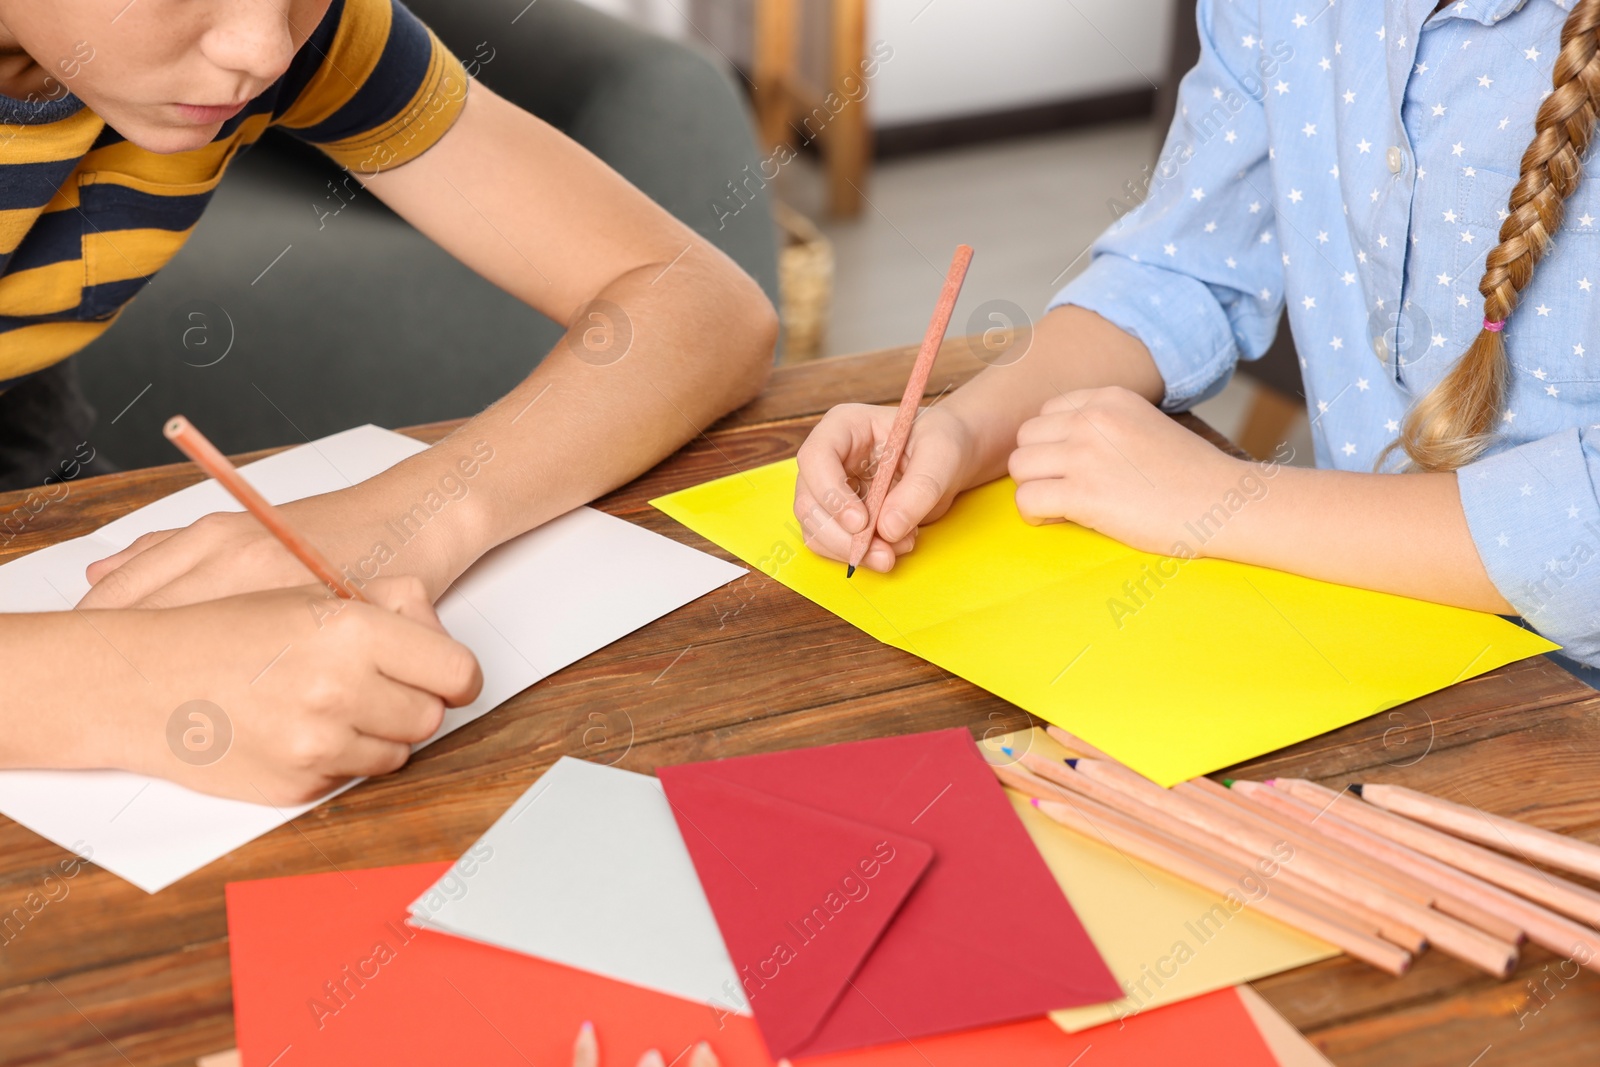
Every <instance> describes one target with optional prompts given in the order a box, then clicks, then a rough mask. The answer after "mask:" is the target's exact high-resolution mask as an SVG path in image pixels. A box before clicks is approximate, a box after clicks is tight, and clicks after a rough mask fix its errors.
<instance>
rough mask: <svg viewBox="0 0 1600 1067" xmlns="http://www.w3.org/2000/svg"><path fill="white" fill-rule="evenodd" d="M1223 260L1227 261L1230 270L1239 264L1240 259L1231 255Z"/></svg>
mask: <svg viewBox="0 0 1600 1067" xmlns="http://www.w3.org/2000/svg"><path fill="white" fill-rule="evenodd" d="M1222 262H1224V263H1226V264H1227V265H1228V268H1229V269H1230V270H1231V269H1233V268H1234V267H1237V266H1238V265H1239V261H1238V260H1236V259H1234V258H1233V257H1232V256H1229V257H1228V258H1227V259H1225V260H1223V261H1222Z"/></svg>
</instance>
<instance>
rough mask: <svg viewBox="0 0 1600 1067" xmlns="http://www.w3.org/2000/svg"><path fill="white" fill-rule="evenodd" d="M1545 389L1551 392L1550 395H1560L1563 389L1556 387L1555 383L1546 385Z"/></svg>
mask: <svg viewBox="0 0 1600 1067" xmlns="http://www.w3.org/2000/svg"><path fill="white" fill-rule="evenodd" d="M1544 391H1545V392H1547V393H1549V394H1550V395H1551V396H1560V395H1561V390H1559V389H1557V388H1556V387H1555V386H1553V385H1547V386H1545V387H1544Z"/></svg>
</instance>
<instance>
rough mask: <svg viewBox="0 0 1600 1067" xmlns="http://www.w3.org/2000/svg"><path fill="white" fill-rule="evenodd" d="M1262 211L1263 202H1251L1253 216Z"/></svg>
mask: <svg viewBox="0 0 1600 1067" xmlns="http://www.w3.org/2000/svg"><path fill="white" fill-rule="evenodd" d="M1260 210H1261V201H1259V200H1253V201H1251V202H1250V214H1252V215H1254V214H1257V213H1258V212H1260Z"/></svg>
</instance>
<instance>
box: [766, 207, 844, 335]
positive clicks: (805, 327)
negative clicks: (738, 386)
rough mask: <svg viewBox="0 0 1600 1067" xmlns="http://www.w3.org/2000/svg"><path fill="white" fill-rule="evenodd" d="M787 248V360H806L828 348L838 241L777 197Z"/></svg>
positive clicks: (781, 280)
mask: <svg viewBox="0 0 1600 1067" xmlns="http://www.w3.org/2000/svg"><path fill="white" fill-rule="evenodd" d="M772 214H773V217H774V218H775V219H776V220H777V223H778V233H779V239H780V240H781V241H782V248H781V249H780V250H779V252H778V290H779V303H780V304H781V305H782V306H781V307H780V308H779V309H778V315H779V318H780V319H781V320H782V322H783V349H782V351H783V362H785V363H801V362H804V361H805V360H809V359H816V358H817V357H818V356H819V355H821V354H822V342H823V339H824V337H826V335H827V332H828V316H829V314H830V313H831V310H832V307H833V244H832V242H830V241H829V240H828V239H827V238H826V237H824V236H823V235H822V231H821V230H819V229H817V225H816V223H814V222H812V221H811V220H810V219H808V218H806V217H805V216H804V215H802V214H800V213H799V212H798V211H796V210H795V209H794V208H792V207H790V206H789V205H787V204H785V203H783V202H782V201H778V200H775V201H773V205H772Z"/></svg>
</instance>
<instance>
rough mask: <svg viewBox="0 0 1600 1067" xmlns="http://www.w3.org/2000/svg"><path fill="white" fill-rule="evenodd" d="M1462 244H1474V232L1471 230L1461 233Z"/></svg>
mask: <svg viewBox="0 0 1600 1067" xmlns="http://www.w3.org/2000/svg"><path fill="white" fill-rule="evenodd" d="M1461 242H1462V243H1463V244H1469V245H1470V244H1471V243H1472V232H1471V231H1470V230H1462V231H1461Z"/></svg>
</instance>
